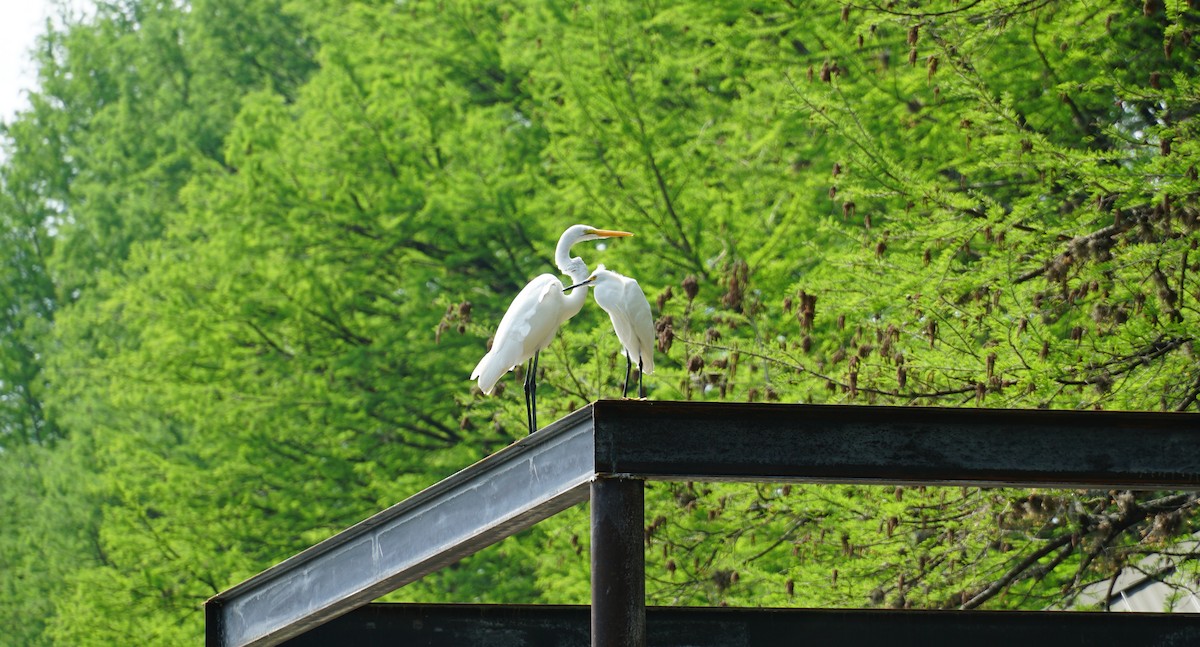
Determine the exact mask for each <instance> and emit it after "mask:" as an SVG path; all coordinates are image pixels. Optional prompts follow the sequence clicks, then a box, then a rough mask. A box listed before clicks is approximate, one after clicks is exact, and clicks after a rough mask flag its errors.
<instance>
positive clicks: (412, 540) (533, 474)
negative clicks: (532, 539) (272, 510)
mask: <svg viewBox="0 0 1200 647" xmlns="http://www.w3.org/2000/svg"><path fill="white" fill-rule="evenodd" d="M592 442H593V436H592V425H591V412H590V411H586V410H585V411H579V412H576V413H574V414H572V415H570V416H567V417H566V418H563V419H562V420H559V421H558V422H556V423H554V424H553V425H550V426H549V427H547V428H546V429H545V430H543V431H542V432H540V433H538V434H536V435H532V436H529V437H527V438H523V439H521V440H520V441H518V442H517V443H515V444H513V445H510V446H509V447H506V448H505V449H503V450H501V451H500V452H498V453H496V454H493V455H491V456H489V457H487V458H485V459H483V460H482V461H479V462H478V463H476V464H474V465H472V466H470V467H468V468H466V469H464V470H462V471H460V472H458V473H457V474H454V475H452V476H450V477H448V478H446V479H444V480H442V481H440V482H438V483H437V484H435V485H433V486H432V487H429V488H427V489H425V490H423V491H421V492H419V493H417V494H415V495H413V496H412V497H410V498H408V499H406V500H405V501H403V502H401V503H398V504H396V505H394V506H392V507H391V508H388V509H387V510H385V511H383V512H381V513H379V514H377V515H375V516H373V517H371V518H369V519H367V520H365V521H363V522H361V523H359V524H357V525H355V526H352V527H351V528H349V529H347V530H345V531H343V532H341V533H338V534H337V535H334V536H333V537H330V538H329V539H327V540H325V541H323V542H321V543H319V544H317V545H316V546H313V547H312V548H310V549H308V550H306V551H304V552H302V553H300V554H298V555H296V556H294V557H291V558H289V559H287V560H285V561H283V562H281V563H280V564H278V565H276V566H274V567H272V568H270V569H268V570H266V571H263V572H262V573H260V574H259V575H256V576H254V577H252V578H250V579H249V580H246V581H245V582H243V583H241V584H239V585H237V586H235V587H233V588H231V589H229V590H227V591H224V592H222V593H220V594H218V595H217V596H215V597H213V598H212V599H211V600H209V601H208V603H207V604H206V605H205V611H206V616H207V623H208V626H207V630H206V633H207V644H208V647H225V646H233V645H236V646H239V647H241V646H246V645H275V644H278V643H279V642H281V641H283V640H285V639H287V638H290V637H292V636H296V635H298V634H300V633H302V632H304V631H306V630H308V629H310V628H312V627H314V626H316V625H319V624H321V623H323V622H326V621H328V620H330V619H331V618H334V617H337V616H338V615H340V614H342V613H345V612H347V611H350V610H351V609H354V608H356V607H358V606H361V605H363V604H366V603H368V602H370V601H371V600H374V599H376V598H378V597H379V596H381V595H383V594H385V593H388V592H390V591H394V590H396V589H397V588H399V587H401V586H403V585H404V584H407V583H409V582H412V581H414V580H417V579H419V578H421V577H423V576H424V575H426V574H428V573H430V572H433V571H435V570H437V569H438V568H441V567H443V566H447V565H449V564H451V563H453V562H455V561H457V560H458V559H461V558H462V557H465V556H467V555H470V554H472V553H474V552H476V551H478V550H480V549H482V548H484V547H486V546H488V545H491V544H493V543H495V542H497V541H499V540H501V539H504V538H505V537H508V536H511V535H514V534H516V533H517V532H520V531H521V530H524V529H525V528H528V527H529V526H531V525H533V524H535V523H537V522H538V521H541V520H542V519H545V518H546V517H549V516H551V515H553V514H555V513H557V512H559V511H561V510H563V509H566V508H567V507H569V506H571V505H574V504H575V503H579V502H580V501H584V500H586V499H587V496H588V484H589V482H590V481H591V479H592V476H593V474H594V469H593V464H592V454H593V451H594V450H593V446H592Z"/></svg>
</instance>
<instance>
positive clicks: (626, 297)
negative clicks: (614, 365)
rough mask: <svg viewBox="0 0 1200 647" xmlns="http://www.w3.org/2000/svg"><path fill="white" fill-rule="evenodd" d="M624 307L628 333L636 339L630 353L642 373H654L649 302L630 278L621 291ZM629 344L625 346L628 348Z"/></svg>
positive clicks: (652, 321) (652, 332)
mask: <svg viewBox="0 0 1200 647" xmlns="http://www.w3.org/2000/svg"><path fill="white" fill-rule="evenodd" d="M621 300H622V301H623V302H624V306H625V312H626V316H627V317H628V319H629V329H630V330H629V332H630V333H632V337H633V338H634V339H636V347H635V348H634V349H633V350H634V352H635V353H636V355H635V354H634V353H630V355H632V356H633V358H634V359H635V360H637V359H640V360H641V362H642V372H644V373H653V372H654V341H655V334H654V316H653V315H652V314H650V302H649V301H647V300H646V294H645V293H644V292H642V286H640V285H638V282H637V281H636V280H634V279H631V278H626V280H625V286H624V289H623V290H622V299H621ZM629 345H630V344H626V347H628V346H629Z"/></svg>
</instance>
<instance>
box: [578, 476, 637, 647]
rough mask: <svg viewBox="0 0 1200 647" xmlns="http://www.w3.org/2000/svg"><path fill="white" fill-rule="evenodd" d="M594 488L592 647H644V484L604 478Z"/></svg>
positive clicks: (593, 484) (598, 480)
mask: <svg viewBox="0 0 1200 647" xmlns="http://www.w3.org/2000/svg"><path fill="white" fill-rule="evenodd" d="M591 490H592V510H591V512H592V544H591V560H592V607H591V611H592V641H591V646H592V647H645V645H646V557H645V550H646V548H645V532H646V502H645V501H646V499H645V496H646V494H645V483H644V482H643V481H640V480H637V479H622V478H599V479H596V480H594V481H592V488H591Z"/></svg>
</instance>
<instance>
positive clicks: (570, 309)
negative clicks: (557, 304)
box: [559, 262, 588, 324]
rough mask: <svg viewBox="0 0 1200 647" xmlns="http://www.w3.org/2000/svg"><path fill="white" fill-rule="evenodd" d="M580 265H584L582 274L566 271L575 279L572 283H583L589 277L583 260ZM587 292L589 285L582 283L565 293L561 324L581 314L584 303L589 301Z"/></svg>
mask: <svg viewBox="0 0 1200 647" xmlns="http://www.w3.org/2000/svg"><path fill="white" fill-rule="evenodd" d="M579 265H581V266H583V274H582V275H580V274H579V273H578V272H577V271H576V272H566V274H567V275H568V276H570V277H571V278H572V279H573V280H572V281H571V283H572V284H575V283H582V282H584V281H586V280H587V278H588V271H587V266H586V265H583V263H582V262H581V263H579ZM587 293H588V286H586V285H581V286H579V287H577V288H575V289H574V290H571V292H570V294H564V295H563V309H562V321H560V322H559V323H560V324H561V323H562V322H565V321H566V320H567V319H570V318H571V317H574V316H575V315H577V314H579V311H580V310H582V309H583V304H584V303H587Z"/></svg>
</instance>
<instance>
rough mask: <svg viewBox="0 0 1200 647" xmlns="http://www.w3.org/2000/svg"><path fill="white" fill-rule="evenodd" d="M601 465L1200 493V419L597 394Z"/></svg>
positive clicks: (720, 476) (695, 475) (704, 473)
mask: <svg viewBox="0 0 1200 647" xmlns="http://www.w3.org/2000/svg"><path fill="white" fill-rule="evenodd" d="M593 411H594V414H595V426H596V470H597V472H599V473H601V474H628V475H631V476H637V477H645V478H652V479H695V480H754V481H777V480H796V481H829V482H871V483H887V484H897V483H923V484H930V485H933V484H955V485H960V484H975V485H1023V486H1030V485H1037V486H1061V487H1128V488H1142V489H1151V488H1178V489H1195V488H1200V451H1197V450H1196V447H1197V446H1198V445H1200V416H1196V415H1195V414H1173V413H1134V412H1109V411H1043V410H1011V409H1009V410H997V409H943V408H921V407H866V406H837V405H784V404H732V403H729V404H726V403H709V402H705V403H689V402H636V401H633V402H626V401H601V402H597V403H595V404H594V405H593Z"/></svg>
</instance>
